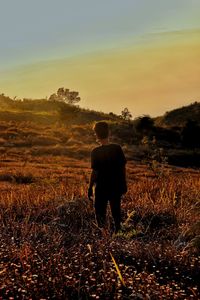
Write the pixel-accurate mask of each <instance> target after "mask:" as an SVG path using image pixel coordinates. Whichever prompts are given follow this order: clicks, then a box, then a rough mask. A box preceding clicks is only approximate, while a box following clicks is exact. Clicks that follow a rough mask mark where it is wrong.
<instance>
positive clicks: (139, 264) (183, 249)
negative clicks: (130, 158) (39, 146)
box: [0, 135, 200, 299]
mask: <svg viewBox="0 0 200 300" xmlns="http://www.w3.org/2000/svg"><path fill="white" fill-rule="evenodd" d="M55 138H58V135H56V137H55ZM88 149H89V148H88ZM0 166H1V170H0V190H1V193H0V295H1V296H0V297H2V299H9V297H13V298H14V299H17V297H18V298H19V299H198V298H199V291H198V289H199V279H198V278H199V277H198V276H199V267H200V257H199V244H198V236H199V235H200V232H199V231H200V228H199V227H200V226H199V223H198V221H199V209H200V206H199V205H200V202H199V201H200V177H199V171H195V170H192V169H190V170H189V169H187V170H186V169H180V168H179V169H178V168H173V169H172V168H168V169H167V170H166V173H165V174H163V176H162V178H157V177H155V175H154V174H153V173H151V171H148V169H147V167H145V166H142V165H135V164H134V163H128V168H127V173H128V183H129V191H128V193H127V195H126V196H125V197H124V199H123V202H122V215H123V221H124V229H123V232H122V233H121V234H119V235H118V236H112V235H111V232H112V221H111V218H110V217H108V231H106V232H100V230H99V229H98V228H97V227H96V223H95V218H94V213H93V209H92V207H91V205H90V204H89V203H88V200H87V197H86V196H87V184H88V178H89V173H90V169H89V161H88V159H84V160H75V159H72V158H67V157H66V156H44V155H43V156H41V157H35V156H32V155H31V154H30V153H29V154H28V155H27V156H26V157H25V158H24V157H23V152H22V151H21V152H19V149H18V152H16V153H14V154H12V153H11V154H10V155H8V154H6V155H4V156H2V158H1V161H0ZM195 241H196V242H195ZM110 253H111V254H112V255H113V257H114V259H115V261H116V263H117V264H118V267H119V269H120V271H121V274H122V277H123V279H124V281H125V286H123V285H122V283H121V281H120V280H119V276H118V274H117V273H116V269H115V266H114V264H113V261H112V258H111V255H110ZM10 299H12V298H10Z"/></svg>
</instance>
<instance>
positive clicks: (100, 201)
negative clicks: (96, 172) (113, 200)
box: [94, 193, 108, 228]
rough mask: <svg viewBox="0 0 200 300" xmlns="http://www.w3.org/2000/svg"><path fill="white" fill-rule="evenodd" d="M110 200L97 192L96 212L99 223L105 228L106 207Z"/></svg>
mask: <svg viewBox="0 0 200 300" xmlns="http://www.w3.org/2000/svg"><path fill="white" fill-rule="evenodd" d="M107 203H108V200H107V198H106V197H105V196H103V195H102V194H100V193H95V204H94V206H95V214H96V220H97V224H98V226H99V227H100V228H104V227H105V225H106V209H107Z"/></svg>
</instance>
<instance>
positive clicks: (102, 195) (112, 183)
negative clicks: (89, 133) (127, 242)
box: [88, 122, 127, 233]
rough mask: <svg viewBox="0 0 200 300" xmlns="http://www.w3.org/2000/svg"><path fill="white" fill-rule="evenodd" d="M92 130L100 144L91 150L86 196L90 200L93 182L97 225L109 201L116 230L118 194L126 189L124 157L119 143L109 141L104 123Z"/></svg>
mask: <svg viewBox="0 0 200 300" xmlns="http://www.w3.org/2000/svg"><path fill="white" fill-rule="evenodd" d="M93 130H94V132H95V134H96V138H97V142H98V143H99V144H100V146H98V147H96V148H94V149H93V150H92V152H91V168H92V172H91V176H90V184H89V188H88V198H89V199H90V200H92V197H93V186H95V199H94V208H95V214H96V221H97V224H98V227H100V228H105V225H106V210H107V205H108V202H109V204H110V208H111V212H112V217H113V220H114V224H115V233H117V232H118V231H119V230H120V228H121V197H122V195H123V194H125V193H126V192H127V185H126V169H125V165H126V158H125V156H124V153H123V150H122V148H121V146H120V145H118V144H113V143H109V128H108V123H106V122H97V123H96V124H95V126H94V128H93Z"/></svg>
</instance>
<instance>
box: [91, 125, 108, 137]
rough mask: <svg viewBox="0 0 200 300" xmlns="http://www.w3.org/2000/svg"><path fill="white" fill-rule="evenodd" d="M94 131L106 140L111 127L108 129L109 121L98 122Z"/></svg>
mask: <svg viewBox="0 0 200 300" xmlns="http://www.w3.org/2000/svg"><path fill="white" fill-rule="evenodd" d="M93 129H94V132H95V133H96V136H97V138H98V140H105V139H108V136H109V129H108V123H106V122H103V121H101V122H97V123H96V124H95V125H94V127H93Z"/></svg>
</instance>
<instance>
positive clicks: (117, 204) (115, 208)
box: [110, 196, 121, 233]
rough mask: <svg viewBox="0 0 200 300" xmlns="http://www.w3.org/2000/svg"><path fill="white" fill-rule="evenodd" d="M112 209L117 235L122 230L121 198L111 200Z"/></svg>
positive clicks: (113, 197)
mask: <svg viewBox="0 0 200 300" xmlns="http://www.w3.org/2000/svg"><path fill="white" fill-rule="evenodd" d="M110 208H111V212H112V216H113V219H114V222H115V233H117V232H118V231H119V230H120V229H121V197H120V196H112V197H111V198H110Z"/></svg>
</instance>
